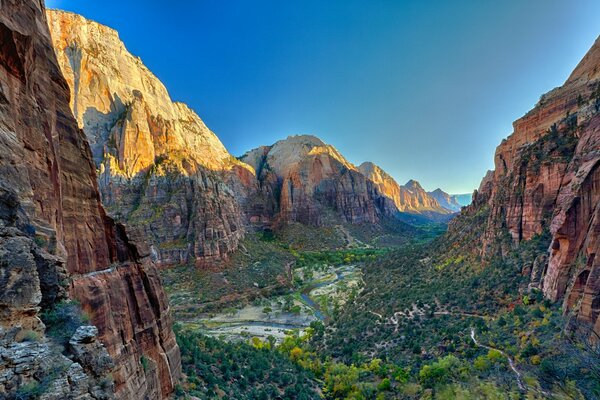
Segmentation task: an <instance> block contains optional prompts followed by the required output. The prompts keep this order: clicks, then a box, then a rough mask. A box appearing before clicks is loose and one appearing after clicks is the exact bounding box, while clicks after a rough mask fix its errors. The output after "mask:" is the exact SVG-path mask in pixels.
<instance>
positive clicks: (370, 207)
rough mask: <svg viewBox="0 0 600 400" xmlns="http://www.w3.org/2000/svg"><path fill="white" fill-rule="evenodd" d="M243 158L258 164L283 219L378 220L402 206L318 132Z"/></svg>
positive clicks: (262, 183) (319, 222) (315, 221)
mask: <svg viewBox="0 0 600 400" xmlns="http://www.w3.org/2000/svg"><path fill="white" fill-rule="evenodd" d="M241 160H242V161H244V162H246V163H248V164H249V165H250V166H252V167H253V168H254V170H255V171H256V174H257V179H258V180H259V182H260V187H261V188H262V189H263V190H266V191H268V192H269V193H272V194H273V195H274V196H275V202H276V207H275V209H276V211H277V212H278V213H277V220H278V221H279V222H289V221H294V222H300V223H303V224H307V225H314V226H320V225H323V224H324V223H325V222H326V221H328V220H329V219H331V218H333V219H335V220H340V219H341V220H342V221H344V222H349V223H361V222H367V223H376V222H378V221H379V218H380V217H381V216H383V215H392V214H393V213H394V212H396V211H397V210H396V208H395V206H394V204H393V203H392V202H391V201H390V199H388V198H387V197H385V196H384V195H383V194H382V193H381V192H380V191H379V190H378V188H377V186H376V185H375V183H374V182H372V181H371V180H369V179H366V177H365V176H364V175H363V174H362V173H361V172H360V171H359V170H358V169H357V168H356V167H355V166H354V165H353V164H352V163H350V162H349V161H348V160H346V159H345V158H344V157H343V156H342V155H341V154H340V153H339V152H338V151H337V150H336V149H335V148H334V147H333V146H330V145H327V144H325V143H323V142H322V141H321V140H320V139H318V138H316V137H314V136H310V135H299V136H290V137H288V138H287V139H285V140H281V141H279V142H277V143H275V144H274V145H272V146H264V147H259V148H257V149H254V150H251V151H249V152H248V153H246V154H245V155H244V156H243V157H242V158H241Z"/></svg>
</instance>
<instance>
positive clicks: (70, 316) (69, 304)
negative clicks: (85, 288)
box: [41, 301, 89, 345]
mask: <svg viewBox="0 0 600 400" xmlns="http://www.w3.org/2000/svg"><path fill="white" fill-rule="evenodd" d="M41 317H42V321H43V322H44V324H45V325H46V334H47V335H48V336H49V337H51V338H53V339H54V340H55V341H56V342H58V343H59V344H61V345H67V344H68V343H69V339H71V337H72V336H73V334H74V333H75V331H76V330H77V328H79V327H80V326H82V325H86V324H88V323H89V317H87V316H86V315H84V314H83V312H82V311H81V308H80V306H79V303H77V302H75V301H62V302H60V303H57V304H55V305H54V307H52V308H51V309H48V310H45V311H43V312H42V315H41Z"/></svg>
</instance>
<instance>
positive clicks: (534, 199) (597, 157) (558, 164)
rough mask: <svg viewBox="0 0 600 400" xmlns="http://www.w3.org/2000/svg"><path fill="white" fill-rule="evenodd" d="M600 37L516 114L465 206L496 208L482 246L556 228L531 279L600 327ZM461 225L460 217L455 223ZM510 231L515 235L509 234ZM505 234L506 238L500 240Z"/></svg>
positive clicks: (493, 249)
mask: <svg viewBox="0 0 600 400" xmlns="http://www.w3.org/2000/svg"><path fill="white" fill-rule="evenodd" d="M599 112H600V41H599V40H597V41H596V43H595V44H594V45H593V47H592V48H591V49H590V51H589V52H588V53H587V55H586V56H585V57H584V58H583V60H582V61H581V62H580V63H579V65H578V66H577V68H576V69H575V70H574V71H573V73H572V74H571V76H570V77H569V78H568V79H567V81H566V82H565V83H564V85H563V86H561V87H559V88H556V89H554V90H552V91H550V92H549V93H547V94H545V95H543V96H542V97H541V98H540V101H539V102H538V104H537V105H536V106H535V107H534V108H533V109H532V110H531V111H530V112H528V113H527V114H526V115H525V116H523V117H522V118H520V119H519V120H517V121H515V122H514V132H513V133H512V134H511V135H510V136H509V137H508V138H507V139H505V140H504V141H502V143H501V144H500V145H499V146H498V148H497V150H496V155H495V167H496V168H495V171H494V172H493V173H491V174H488V176H486V178H485V179H484V181H483V182H482V185H481V187H480V189H479V190H478V192H477V193H476V194H475V197H474V202H473V204H472V205H471V206H469V207H467V209H466V210H465V211H464V212H463V214H465V216H468V215H474V214H476V213H477V212H478V211H480V210H482V209H483V208H485V209H486V210H488V211H489V217H488V218H487V222H486V227H485V230H484V232H483V234H482V239H481V247H480V248H481V254H482V255H483V256H489V255H491V254H496V253H498V252H499V253H505V252H507V251H509V248H507V246H506V245H503V244H501V245H500V246H498V239H499V238H502V237H506V239H508V240H504V241H503V242H504V243H506V242H507V241H508V243H509V244H510V243H512V245H514V244H518V243H520V242H522V241H527V240H530V239H532V238H535V237H538V236H540V235H544V234H546V235H549V236H550V237H551V244H550V246H549V249H548V254H542V255H540V256H539V257H538V259H536V260H532V263H533V265H535V266H536V267H535V268H531V269H527V270H528V271H531V274H532V286H534V287H539V288H540V289H542V290H543V292H544V294H545V295H546V297H547V298H549V299H551V300H553V301H559V300H560V301H563V302H564V307H565V312H566V313H568V314H569V315H571V316H572V321H573V322H574V323H575V325H576V326H584V325H587V326H590V327H592V328H593V329H594V330H595V332H597V333H600V320H599V319H598V316H599V315H600V258H599V257H597V256H596V255H597V254H598V252H599V250H600V240H599V234H600V168H599V166H600V113H599ZM455 225H456V226H458V225H460V218H459V220H457V221H456V223H455ZM505 232H506V233H507V235H508V236H505ZM501 242H502V241H501Z"/></svg>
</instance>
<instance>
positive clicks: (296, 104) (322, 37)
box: [47, 0, 600, 193]
mask: <svg viewBox="0 0 600 400" xmlns="http://www.w3.org/2000/svg"><path fill="white" fill-rule="evenodd" d="M47 5H48V6H49V7H53V8H61V9H65V10H70V11H74V12H77V13H80V14H82V15H84V16H85V17H87V18H90V19H93V20H96V21H99V22H101V23H104V24H106V25H108V26H111V27H113V28H115V29H117V30H118V31H119V33H120V36H121V38H122V39H123V41H124V42H125V45H126V46H127V47H128V49H129V50H130V51H131V52H132V53H133V54H135V55H137V56H140V57H141V58H142V60H143V61H144V63H145V64H146V65H147V66H148V67H149V68H150V69H151V70H152V71H153V72H154V73H155V74H156V75H157V76H158V77H159V78H160V79H161V80H162V81H163V83H164V84H165V85H166V86H167V88H168V89H169V92H170V94H171V96H172V97H173V99H174V100H178V101H183V102H185V103H188V104H189V105H190V106H191V107H192V108H193V109H194V110H196V112H198V114H199V115H200V116H201V117H202V119H203V120H204V121H205V122H206V124H207V125H208V126H209V127H210V128H211V129H212V130H213V131H215V132H216V133H217V135H218V136H219V137H220V138H221V140H222V141H223V143H224V144H225V146H226V147H227V148H228V149H229V151H230V152H231V153H233V154H234V155H241V154H243V153H244V152H245V151H246V150H249V149H251V148H254V147H256V146H258V145H261V144H271V143H273V142H274V141H276V140H278V139H281V138H284V137H286V136H288V135H291V134H300V133H310V134H314V135H317V136H319V137H321V138H322V139H323V140H324V141H326V142H328V143H330V144H333V145H334V146H336V147H337V148H338V149H339V150H340V151H341V152H342V154H344V155H345V156H346V157H347V158H348V159H349V160H350V161H352V162H354V163H356V164H359V163H361V162H363V161H366V160H369V161H373V162H375V163H377V164H379V165H380V166H381V167H383V168H384V169H385V170H387V171H388V172H389V173H390V174H391V175H392V176H394V177H395V178H396V179H397V180H398V181H399V182H400V183H404V182H406V181H407V180H408V179H411V178H414V179H417V180H419V181H420V182H421V183H422V185H423V186H424V187H425V188H426V189H428V190H433V189H435V188H437V187H441V188H443V189H445V190H446V191H448V192H450V193H463V192H470V191H472V190H473V189H474V188H476V187H477V186H478V185H479V182H480V180H481V178H482V177H483V175H484V174H485V172H486V170H487V169H492V168H493V153H494V149H495V147H496V146H497V145H498V144H499V143H500V141H501V139H502V138H504V137H506V136H507V135H509V134H510V133H511V131H512V121H513V120H515V119H517V118H518V117H520V116H521V115H523V114H524V113H525V112H527V111H528V110H529V109H530V108H531V107H532V106H533V105H534V104H535V103H536V101H537V100H538V99H539V97H540V95H541V94H542V93H544V92H546V91H548V90H550V89H552V88H553V87H555V86H559V85H560V84H562V82H564V80H565V79H566V78H567V76H568V75H569V73H570V72H571V70H572V69H573V68H574V67H575V65H576V64H577V62H578V61H579V60H580V59H581V57H583V55H584V54H585V52H586V51H587V49H588V48H589V47H590V46H591V45H592V43H593V42H594V40H595V39H596V37H597V36H598V35H599V34H600V18H599V16H600V1H597V0H562V1H558V0H503V1H496V0H469V1H467V0H454V1H447V0H406V1H404V0H362V1H358V0H337V1H335V0H327V1H324V0H303V1H299V0H298V1H292V0H290V1H280V0H272V1H262V0H254V1H250V0H247V1H240V0H231V1H222V0H210V1H205V0H171V1H164V0H162V1H158V0H126V1H124V0H103V1H90V0H47Z"/></svg>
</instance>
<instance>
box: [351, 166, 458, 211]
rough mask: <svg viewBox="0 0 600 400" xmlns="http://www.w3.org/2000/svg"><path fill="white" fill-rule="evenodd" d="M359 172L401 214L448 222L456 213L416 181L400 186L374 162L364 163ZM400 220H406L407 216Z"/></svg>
mask: <svg viewBox="0 0 600 400" xmlns="http://www.w3.org/2000/svg"><path fill="white" fill-rule="evenodd" d="M358 170H359V171H360V172H361V173H362V174H363V175H364V176H366V177H367V179H369V180H370V181H372V182H373V183H375V185H376V186H377V188H378V189H379V191H380V192H381V193H383V194H384V195H385V196H386V197H387V198H388V199H390V200H392V202H393V204H394V206H395V207H396V208H397V210H398V211H400V212H401V213H406V214H415V215H419V216H423V217H425V218H427V219H430V220H447V219H448V218H450V217H451V216H450V214H452V213H453V212H454V211H453V210H452V209H450V208H448V207H443V206H442V205H441V203H440V202H439V201H438V200H437V199H436V198H435V196H432V194H431V193H427V192H426V191H425V189H423V187H422V186H421V184H419V182H417V181H415V180H412V179H411V180H410V181H408V182H407V183H406V185H404V186H402V185H399V184H398V183H397V182H396V181H395V180H394V178H392V177H391V176H390V175H389V174H387V173H386V172H385V171H384V170H383V169H381V168H380V167H379V166H377V165H375V164H373V163H372V162H364V163H362V164H361V165H360V166H359V167H358ZM400 218H402V219H406V216H401V217H400ZM409 220H410V218H409Z"/></svg>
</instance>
